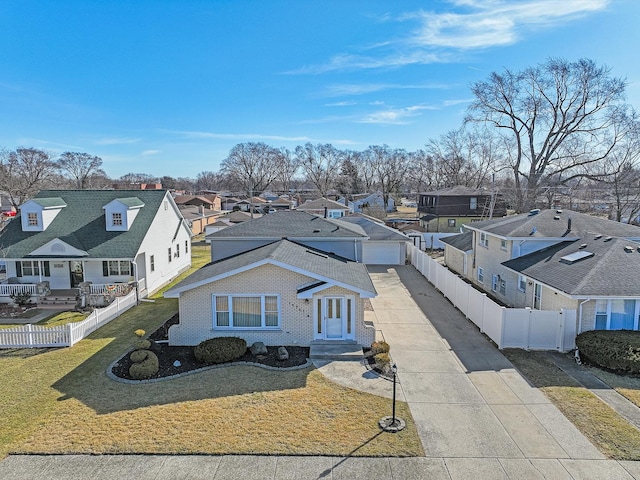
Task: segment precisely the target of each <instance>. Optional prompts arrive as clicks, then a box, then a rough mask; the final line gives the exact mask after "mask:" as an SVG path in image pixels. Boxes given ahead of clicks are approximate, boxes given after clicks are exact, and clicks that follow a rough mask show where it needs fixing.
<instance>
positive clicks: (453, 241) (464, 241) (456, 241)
mask: <svg viewBox="0 0 640 480" xmlns="http://www.w3.org/2000/svg"><path fill="white" fill-rule="evenodd" d="M440 241H441V242H442V243H446V244H447V245H451V246H452V247H453V248H457V249H458V250H460V251H463V252H468V251H469V250H473V233H472V232H464V233H461V234H459V235H451V236H450V237H442V238H441V239H440Z"/></svg>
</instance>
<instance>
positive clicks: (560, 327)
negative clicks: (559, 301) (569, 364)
mask: <svg viewBox="0 0 640 480" xmlns="http://www.w3.org/2000/svg"><path fill="white" fill-rule="evenodd" d="M562 313H563V311H562V310H560V312H559V313H558V315H559V318H558V320H559V321H558V335H560V338H558V340H559V342H556V348H557V349H558V351H559V352H563V351H564V315H562Z"/></svg>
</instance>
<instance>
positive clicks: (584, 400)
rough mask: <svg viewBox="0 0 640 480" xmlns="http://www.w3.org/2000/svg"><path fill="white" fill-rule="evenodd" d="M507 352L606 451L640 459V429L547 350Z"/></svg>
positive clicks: (512, 360) (573, 421) (616, 457)
mask: <svg viewBox="0 0 640 480" xmlns="http://www.w3.org/2000/svg"><path fill="white" fill-rule="evenodd" d="M503 353H504V354H505V356H506V357H507V358H508V359H509V360H510V361H511V363H513V364H514V365H515V366H516V368H517V369H518V370H519V371H520V372H521V373H522V374H523V375H524V376H525V377H526V378H527V379H528V380H529V381H530V382H531V383H532V384H533V385H534V386H535V387H538V388H540V390H542V391H543V392H544V393H545V395H546V396H547V397H549V399H550V400H551V401H552V402H553V404H554V405H555V406H556V407H558V409H559V410H560V411H561V412H562V413H563V414H564V415H565V416H566V417H567V418H568V419H569V420H570V421H571V422H572V423H573V424H574V425H575V426H576V427H577V428H578V430H580V431H581V432H582V434H583V435H584V436H586V437H587V438H588V439H589V440H590V441H591V442H592V443H593V444H594V445H595V446H596V447H598V449H599V450H600V451H601V452H602V453H603V454H605V455H606V456H608V457H609V458H615V459H617V460H640V431H638V429H637V428H635V427H634V426H633V425H631V424H629V423H628V422H627V421H626V420H625V419H624V418H622V417H621V416H620V415H618V414H617V413H616V412H615V411H614V410H613V409H612V408H611V407H609V406H608V405H607V404H606V403H604V402H603V401H602V400H600V399H599V398H598V397H597V396H596V395H594V394H593V393H591V392H590V391H589V390H588V389H586V388H584V387H582V386H581V385H580V384H578V383H577V382H576V381H575V380H574V379H573V378H571V377H569V376H568V375H567V374H566V373H564V372H563V371H562V370H561V369H560V368H558V367H557V366H556V365H555V364H554V363H553V362H552V361H550V360H549V359H548V358H546V357H545V354H544V353H541V352H525V351H523V350H516V349H506V350H504V351H503ZM618 381H619V382H622V379H619V380H618ZM636 385H637V383H636ZM636 394H637V392H636Z"/></svg>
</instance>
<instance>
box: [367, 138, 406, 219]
mask: <svg viewBox="0 0 640 480" xmlns="http://www.w3.org/2000/svg"><path fill="white" fill-rule="evenodd" d="M366 155H367V157H368V158H369V161H370V162H371V165H372V166H373V170H374V172H375V175H376V182H377V184H378V185H380V189H381V190H382V197H383V199H384V206H385V209H387V208H388V207H389V197H390V196H391V194H392V193H397V192H398V190H399V188H400V186H401V185H402V183H403V182H404V181H405V178H406V175H407V171H408V169H409V161H408V156H407V152H406V151H405V150H403V149H400V148H397V149H391V148H389V146H388V145H382V146H379V145H373V146H370V147H369V148H368V149H367V151H366Z"/></svg>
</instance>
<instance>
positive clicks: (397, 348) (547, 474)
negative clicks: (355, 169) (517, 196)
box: [0, 266, 640, 480]
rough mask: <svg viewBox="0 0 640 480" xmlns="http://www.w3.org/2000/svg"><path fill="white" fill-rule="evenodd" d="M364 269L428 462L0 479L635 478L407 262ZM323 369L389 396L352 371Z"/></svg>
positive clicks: (634, 466) (332, 462) (91, 463)
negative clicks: (605, 454) (372, 286)
mask: <svg viewBox="0 0 640 480" xmlns="http://www.w3.org/2000/svg"><path fill="white" fill-rule="evenodd" d="M370 270H371V276H372V278H373V280H374V283H375V286H376V289H377V290H378V293H379V296H378V297H377V298H375V299H373V300H372V304H373V306H374V311H375V316H376V328H377V329H380V330H382V333H383V335H384V337H385V339H386V340H387V341H388V342H389V343H390V344H391V348H392V350H391V354H392V357H393V359H394V361H395V362H396V363H397V366H398V372H399V373H398V376H399V381H400V386H401V389H402V397H401V398H404V399H405V400H406V401H407V402H408V403H409V406H410V408H411V412H412V415H413V418H414V420H415V422H416V426H417V429H418V433H419V435H420V438H421V440H422V443H423V446H424V450H425V453H426V457H421V458H361V457H347V458H343V457H315V456H314V457H301V456H290V457H286V456H278V457H276V456H166V455H157V456H149V455H132V456H126V455H114V456H109V455H95V456H91V455H70V456H25V455H16V456H10V457H9V458H7V459H6V460H4V461H3V462H0V479H5V478H7V479H16V480H23V479H34V480H35V479H42V480H58V479H71V478H78V479H85V478H91V479H92V480H103V479H120V478H127V477H132V478H140V479H179V478H185V479H191V478H194V479H198V478H207V479H213V480H220V479H242V480H244V479H247V480H250V479H254V478H255V479H260V480H262V479H265V478H266V479H301V480H303V479H349V480H358V479H366V480H371V479H372V478H375V479H379V480H391V479H393V480H398V479H402V480H411V479H436V480H440V479H443V480H485V479H486V480H496V479H522V480H529V479H533V480H535V479H575V480H582V479H584V480H598V479H602V480H623V479H624V480H629V479H633V478H636V479H638V480H640V462H618V461H615V460H606V459H604V457H603V456H602V455H601V454H600V453H599V452H598V451H597V450H596V449H595V447H593V445H591V443H589V441H588V440H587V439H586V438H585V437H584V436H583V435H582V434H581V433H580V432H579V431H578V430H577V429H576V428H575V427H573V425H572V424H571V423H570V422H569V421H568V420H567V419H566V418H565V417H564V416H563V415H562V414H561V413H560V412H559V411H558V410H557V409H556V408H555V406H553V404H551V403H550V401H549V400H548V399H547V398H546V397H545V396H544V395H543V394H542V393H541V392H540V391H539V390H537V389H536V388H534V387H532V386H530V385H529V384H528V383H527V382H526V381H525V380H524V379H523V378H522V376H521V375H520V374H519V373H518V372H517V371H516V370H515V369H514V368H513V366H512V365H511V363H510V362H509V361H508V360H507V359H506V358H505V357H504V356H503V355H502V354H501V353H500V352H499V351H498V350H497V349H496V348H495V346H494V345H492V344H491V343H489V342H488V341H487V340H486V339H485V337H484V336H483V335H481V334H480V333H479V332H478V329H477V328H476V327H475V326H474V325H473V324H471V323H470V322H469V321H467V320H466V319H465V318H464V316H463V315H462V314H461V313H460V312H459V311H458V310H456V309H455V308H454V307H453V306H452V305H451V304H450V303H449V302H448V300H446V299H445V298H444V297H443V296H442V295H441V294H439V293H438V292H437V291H436V290H435V289H434V288H433V287H432V286H431V285H430V284H429V283H428V282H427V281H426V280H425V279H424V277H422V276H421V275H420V274H419V273H418V272H417V271H416V270H415V269H414V268H413V267H410V266H398V267H388V268H375V269H374V268H371V269H370ZM343 363H350V362H343ZM353 363H356V362H353ZM323 369H324V372H325V374H326V375H327V376H329V377H330V378H331V377H332V376H333V377H334V378H336V379H342V381H349V375H354V376H355V377H357V381H356V380H352V382H351V385H352V386H354V387H356V388H362V389H365V390H366V389H368V390H369V391H375V390H379V391H380V392H381V393H382V394H383V395H388V394H389V384H388V382H387V383H386V384H385V383H384V381H383V380H380V379H376V378H375V377H371V376H368V375H367V374H366V372H364V370H363V367H362V366H360V365H359V364H355V365H351V366H350V367H346V366H345V365H340V363H339V362H338V365H335V366H332V364H326V365H324V366H321V371H322V370H323ZM389 435H392V434H389Z"/></svg>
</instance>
